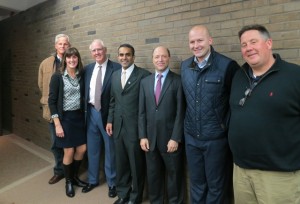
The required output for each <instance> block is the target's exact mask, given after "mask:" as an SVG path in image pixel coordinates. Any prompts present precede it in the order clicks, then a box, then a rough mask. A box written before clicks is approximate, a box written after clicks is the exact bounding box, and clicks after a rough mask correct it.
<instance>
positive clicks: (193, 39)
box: [189, 26, 213, 62]
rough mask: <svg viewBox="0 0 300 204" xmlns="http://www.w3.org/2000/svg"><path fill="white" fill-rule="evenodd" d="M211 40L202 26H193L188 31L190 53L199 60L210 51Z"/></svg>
mask: <svg viewBox="0 0 300 204" xmlns="http://www.w3.org/2000/svg"><path fill="white" fill-rule="evenodd" d="M212 42H213V40H212V38H211V37H210V35H209V32H208V30H207V28H206V27H204V26H195V27H193V28H192V29H191V30H190V32H189V47H190V50H191V51H192V53H193V54H194V55H195V56H196V57H197V58H198V61H199V62H201V61H203V60H204V59H205V57H206V56H207V55H208V54H209V53H210V46H211V44H212Z"/></svg>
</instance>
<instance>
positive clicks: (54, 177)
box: [48, 174, 64, 184]
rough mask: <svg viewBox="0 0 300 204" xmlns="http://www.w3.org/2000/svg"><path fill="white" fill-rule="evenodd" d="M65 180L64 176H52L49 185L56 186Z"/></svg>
mask: <svg viewBox="0 0 300 204" xmlns="http://www.w3.org/2000/svg"><path fill="white" fill-rule="evenodd" d="M63 178H64V175H56V174H54V176H52V178H51V179H50V180H49V181H48V183H49V184H55V183H57V182H59V181H60V180H62V179H63Z"/></svg>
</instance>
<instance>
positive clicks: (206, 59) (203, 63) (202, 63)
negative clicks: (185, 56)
mask: <svg viewBox="0 0 300 204" xmlns="http://www.w3.org/2000/svg"><path fill="white" fill-rule="evenodd" d="M210 54H211V53H209V54H208V55H207V56H206V57H205V58H204V60H203V61H202V62H199V61H198V58H197V57H196V56H195V57H194V62H195V63H196V64H197V65H198V67H199V68H200V69H201V68H203V67H205V65H206V64H207V62H208V58H209V56H210Z"/></svg>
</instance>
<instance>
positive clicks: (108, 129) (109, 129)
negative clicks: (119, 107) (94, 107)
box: [106, 123, 113, 136]
mask: <svg viewBox="0 0 300 204" xmlns="http://www.w3.org/2000/svg"><path fill="white" fill-rule="evenodd" d="M106 132H107V134H108V135H109V136H112V134H113V130H112V123H107V124H106Z"/></svg>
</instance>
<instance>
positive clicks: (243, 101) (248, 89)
mask: <svg viewBox="0 0 300 204" xmlns="http://www.w3.org/2000/svg"><path fill="white" fill-rule="evenodd" d="M251 92H252V89H250V88H247V89H246V91H245V96H244V98H242V99H241V100H240V101H239V105H240V106H244V104H245V102H246V100H247V98H248V97H249V96H250V95H251Z"/></svg>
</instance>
